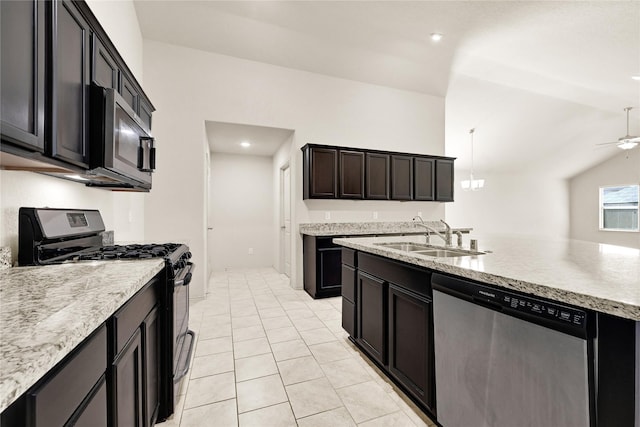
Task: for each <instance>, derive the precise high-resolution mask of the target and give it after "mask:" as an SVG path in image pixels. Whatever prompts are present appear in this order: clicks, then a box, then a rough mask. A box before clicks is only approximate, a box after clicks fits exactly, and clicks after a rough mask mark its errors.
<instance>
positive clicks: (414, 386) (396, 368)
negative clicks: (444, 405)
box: [389, 284, 434, 409]
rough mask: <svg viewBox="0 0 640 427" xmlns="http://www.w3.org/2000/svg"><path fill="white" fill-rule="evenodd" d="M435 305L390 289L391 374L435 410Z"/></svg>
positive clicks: (416, 296) (423, 299) (405, 292)
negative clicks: (433, 312)
mask: <svg viewBox="0 0 640 427" xmlns="http://www.w3.org/2000/svg"><path fill="white" fill-rule="evenodd" d="M431 310H432V304H431V301H429V300H428V299H426V298H423V297H421V296H419V295H416V294H413V293H411V292H407V291H406V290H404V289H402V288H400V287H397V286H395V285H393V284H390V285H389V372H390V373H391V374H392V375H393V376H394V377H395V378H396V379H397V380H398V381H400V382H401V383H402V384H403V385H404V386H405V387H406V388H407V389H408V390H409V392H410V393H411V394H413V395H414V397H416V398H418V399H419V400H420V401H421V402H423V403H424V404H425V405H426V406H427V407H429V408H430V409H433V408H434V407H433V398H434V376H433V356H432V355H433V344H432V343H433V337H432V323H433V322H432V320H431V319H432V312H431Z"/></svg>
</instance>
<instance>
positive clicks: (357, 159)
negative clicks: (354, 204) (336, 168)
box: [339, 150, 364, 199]
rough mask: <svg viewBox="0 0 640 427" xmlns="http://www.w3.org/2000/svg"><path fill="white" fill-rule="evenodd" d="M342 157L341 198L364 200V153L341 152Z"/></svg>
mask: <svg viewBox="0 0 640 427" xmlns="http://www.w3.org/2000/svg"><path fill="white" fill-rule="evenodd" d="M339 153H340V154H339V155H340V198H341V199H362V198H364V153H363V152H360V151H343V150H340V151H339Z"/></svg>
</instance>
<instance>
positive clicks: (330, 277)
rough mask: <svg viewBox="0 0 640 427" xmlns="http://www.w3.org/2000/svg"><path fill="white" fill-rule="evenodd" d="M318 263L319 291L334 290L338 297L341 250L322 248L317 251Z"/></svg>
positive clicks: (340, 279)
mask: <svg viewBox="0 0 640 427" xmlns="http://www.w3.org/2000/svg"><path fill="white" fill-rule="evenodd" d="M318 258H319V259H318V261H319V266H320V278H319V279H320V280H319V283H320V286H319V289H318V290H319V291H329V290H334V289H335V290H336V291H337V293H336V295H340V292H339V291H340V289H341V286H342V268H341V266H342V249H341V248H339V247H338V248H324V249H318Z"/></svg>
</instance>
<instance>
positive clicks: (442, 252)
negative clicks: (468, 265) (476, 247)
mask: <svg viewBox="0 0 640 427" xmlns="http://www.w3.org/2000/svg"><path fill="white" fill-rule="evenodd" d="M412 252H413V253H414V254H420V255H426V256H432V257H435V258H451V257H457V256H469V255H483V254H482V253H480V252H470V251H457V250H449V249H435V250H426V251H425V250H422V251H412Z"/></svg>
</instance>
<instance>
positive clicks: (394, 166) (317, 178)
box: [302, 144, 455, 202]
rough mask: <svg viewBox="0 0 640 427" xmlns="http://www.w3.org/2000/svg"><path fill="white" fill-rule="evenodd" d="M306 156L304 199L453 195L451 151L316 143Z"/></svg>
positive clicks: (436, 197)
mask: <svg viewBox="0 0 640 427" xmlns="http://www.w3.org/2000/svg"><path fill="white" fill-rule="evenodd" d="M302 156H303V162H302V164H303V170H302V174H303V197H304V199H367V200H390V199H391V200H416V201H437V202H452V201H453V162H454V160H455V159H454V158H452V157H439V156H429V155H423V154H410V153H396V152H391V151H379V150H366V149H359V148H349V147H337V146H330V145H316V144H307V145H305V146H304V147H302ZM438 167H439V168H438Z"/></svg>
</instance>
